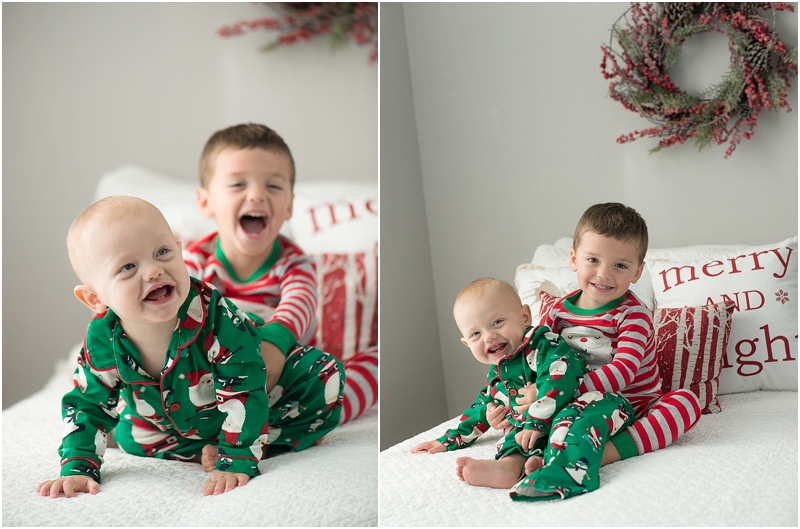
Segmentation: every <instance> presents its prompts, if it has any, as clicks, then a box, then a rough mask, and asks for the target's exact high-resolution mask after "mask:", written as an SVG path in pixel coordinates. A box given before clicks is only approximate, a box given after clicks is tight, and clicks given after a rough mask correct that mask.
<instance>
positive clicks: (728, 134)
mask: <svg viewBox="0 0 800 529" xmlns="http://www.w3.org/2000/svg"><path fill="white" fill-rule="evenodd" d="M784 10H785V11H794V8H793V7H792V6H791V5H789V4H786V3H780V2H775V3H754V2H742V3H715V2H664V3H661V4H660V5H658V4H651V3H644V4H642V3H633V4H632V5H631V7H630V8H629V9H628V10H627V11H626V12H625V13H624V14H623V15H622V16H621V17H620V18H619V19H618V20H617V22H616V23H615V24H614V26H613V28H612V30H611V42H610V43H609V44H608V45H604V46H602V50H603V60H602V62H601V63H600V67H601V69H602V72H603V76H604V77H605V78H606V79H607V80H611V84H610V85H609V91H610V95H611V98H612V99H614V100H616V101H619V102H620V103H622V105H623V106H624V107H625V108H627V109H628V110H631V111H633V112H636V113H638V114H640V115H641V116H642V117H644V118H646V119H647V120H649V121H650V122H651V123H653V125H654V126H653V127H650V128H646V129H643V130H639V131H636V132H631V133H629V134H623V135H622V136H620V137H619V138H617V142H618V143H627V142H631V141H634V140H635V139H638V138H643V137H646V136H648V137H654V138H661V139H660V141H659V143H658V146H657V147H655V148H654V149H652V150H651V151H650V152H656V151H659V150H661V149H663V148H665V147H670V146H672V145H675V144H676V143H684V142H685V141H686V140H693V141H694V143H695V144H696V145H697V147H698V148H699V149H702V148H704V147H706V146H708V145H709V144H710V143H711V142H714V143H716V144H718V145H722V144H725V143H728V148H727V150H726V151H725V158H727V157H728V156H730V155H731V154H732V153H733V151H734V149H736V146H737V145H738V144H739V143H740V142H741V141H742V139H749V138H751V137H752V136H753V128H754V127H755V126H756V120H757V118H758V114H759V112H761V111H762V110H765V109H767V110H770V109H775V110H776V111H777V109H778V108H785V109H786V110H787V112H791V108H790V107H789V104H788V102H787V101H786V92H787V88H788V87H789V79H790V78H791V77H792V76H794V75H797V48H796V47H792V46H789V45H787V44H786V43H785V42H783V41H782V40H781V39H780V38H779V37H778V33H777V32H776V30H775V16H776V13H777V11H784ZM760 11H765V12H768V13H771V15H772V16H771V17H770V18H771V19H772V21H771V22H772V23H771V24H770V22H768V20H767V19H766V18H764V16H762V15H761V14H760ZM628 14H630V20H628ZM707 31H715V32H718V33H721V34H724V35H726V36H727V37H728V40H729V48H730V51H731V64H730V69H729V70H728V72H727V73H726V74H725V75H724V76H723V78H722V79H721V81H720V82H719V83H718V84H716V85H713V86H711V87H709V88H707V89H705V90H704V91H703V92H702V93H700V94H689V93H687V92H685V91H683V90H681V89H680V87H678V86H676V85H675V83H673V82H672V80H670V77H669V74H668V70H669V68H670V66H673V65H674V64H676V62H677V61H678V58H679V57H680V53H681V46H682V45H683V43H684V42H685V41H686V39H687V38H689V37H690V36H692V35H696V34H699V33H704V32H707ZM615 42H616V44H617V46H616V47H615V46H614V43H615Z"/></svg>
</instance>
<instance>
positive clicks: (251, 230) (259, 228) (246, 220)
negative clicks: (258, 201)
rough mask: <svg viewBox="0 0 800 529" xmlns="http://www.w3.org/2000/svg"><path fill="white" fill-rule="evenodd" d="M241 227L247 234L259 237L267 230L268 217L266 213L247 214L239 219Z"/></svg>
mask: <svg viewBox="0 0 800 529" xmlns="http://www.w3.org/2000/svg"><path fill="white" fill-rule="evenodd" d="M239 225H240V226H241V227H242V230H244V232H245V233H247V234H250V235H258V234H259V233H261V232H263V231H264V230H265V229H266V228H267V216H266V215H265V214H264V213H245V214H244V215H242V217H241V218H240V219H239Z"/></svg>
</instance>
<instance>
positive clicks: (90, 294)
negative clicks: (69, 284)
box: [73, 285, 108, 314]
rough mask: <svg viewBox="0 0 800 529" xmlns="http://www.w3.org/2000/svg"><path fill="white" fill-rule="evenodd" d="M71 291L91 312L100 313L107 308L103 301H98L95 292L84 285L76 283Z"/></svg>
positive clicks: (98, 298)
mask: <svg viewBox="0 0 800 529" xmlns="http://www.w3.org/2000/svg"><path fill="white" fill-rule="evenodd" d="M73 292H74V293H75V297H76V298H78V301H80V302H81V303H83V304H84V305H86V306H87V307H89V310H91V311H93V312H96V313H98V314H101V313H103V312H105V311H106V309H107V308H108V307H106V305H105V303H103V302H102V301H100V297H99V296H98V295H97V292H95V291H94V290H92V289H91V288H89V287H88V286H86V285H78V286H77V287H75V289H74V290H73Z"/></svg>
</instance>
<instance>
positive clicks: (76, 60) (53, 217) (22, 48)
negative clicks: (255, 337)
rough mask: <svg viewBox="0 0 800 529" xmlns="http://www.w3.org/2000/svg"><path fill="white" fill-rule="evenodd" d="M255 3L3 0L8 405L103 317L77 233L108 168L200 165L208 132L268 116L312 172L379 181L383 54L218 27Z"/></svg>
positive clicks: (261, 13) (257, 9)
mask: <svg viewBox="0 0 800 529" xmlns="http://www.w3.org/2000/svg"><path fill="white" fill-rule="evenodd" d="M272 14H273V12H272V11H271V10H270V9H269V8H267V7H265V6H264V5H263V4H252V3H202V4H201V3H81V4H69V3H12V4H9V3H5V4H3V407H7V406H8V405H10V404H13V403H14V402H16V401H17V400H19V399H20V398H23V397H25V396H26V395H29V394H31V393H33V392H35V391H37V390H38V389H39V388H40V387H41V386H42V385H43V384H44V383H45V382H46V380H47V379H48V378H49V377H50V376H51V374H52V368H53V362H54V361H55V360H56V359H61V358H66V357H67V352H68V350H69V348H70V347H71V346H73V345H74V344H76V343H78V342H79V341H80V340H81V338H82V334H83V331H84V329H85V326H86V324H87V322H88V319H89V317H90V313H89V311H88V310H87V309H85V308H83V307H82V306H81V305H80V304H79V303H78V301H77V300H76V299H75V298H74V297H73V294H72V288H73V286H74V285H75V282H76V278H75V277H74V274H73V272H72V269H71V268H70V265H69V260H68V258H67V252H66V248H65V245H64V240H65V237H66V233H67V228H68V227H69V225H70V223H71V222H72V220H73V219H74V217H75V216H76V215H77V214H78V213H80V211H81V210H83V209H84V208H85V207H86V206H88V205H89V203H90V202H91V200H92V196H93V192H94V188H95V185H96V183H97V180H98V179H99V177H100V176H101V175H102V174H103V173H104V172H106V171H109V170H112V169H114V168H116V167H118V166H120V165H122V164H125V163H131V162H136V163H140V164H144V165H147V166H150V167H152V168H154V169H157V170H160V171H163V172H166V173H169V174H173V175H175V176H179V177H184V178H187V179H191V180H192V181H194V180H195V178H196V174H197V169H196V168H197V161H198V158H199V155H200V151H201V149H202V147H203V144H204V143H205V141H206V139H208V137H209V136H210V135H211V134H212V133H213V132H214V131H216V130H219V129H221V128H224V127H226V126H229V125H233V124H236V123H241V122H246V121H253V122H261V123H265V124H267V125H268V126H270V127H272V128H274V129H275V130H277V131H278V133H279V134H281V135H282V136H283V138H284V139H285V140H286V142H287V143H288V144H289V146H290V148H291V150H292V153H293V155H294V158H295V162H296V164H297V171H298V173H297V176H298V179H300V180H306V181H309V180H323V179H345V180H374V179H375V178H377V172H378V67H377V65H370V64H369V63H368V58H369V53H370V51H371V49H370V48H368V47H357V46H349V47H347V48H344V49H342V50H340V51H336V52H334V51H331V50H330V49H329V47H328V45H327V43H326V42H324V41H319V42H317V41H315V42H312V43H298V44H296V45H294V46H292V47H286V48H283V49H279V50H276V51H273V52H269V53H263V52H260V51H258V48H259V47H261V46H262V45H264V44H266V43H268V42H270V41H271V40H272V38H273V36H274V35H273V34H270V33H266V32H263V31H260V32H254V33H250V34H247V35H244V36H242V37H238V38H229V39H223V38H221V37H219V36H218V35H217V33H216V32H217V30H218V29H219V28H220V27H222V26H224V25H230V24H233V23H236V22H240V21H242V20H250V19H255V18H260V17H267V16H271V15H272Z"/></svg>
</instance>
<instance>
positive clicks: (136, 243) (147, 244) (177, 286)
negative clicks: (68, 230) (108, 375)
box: [81, 210, 190, 323]
mask: <svg viewBox="0 0 800 529" xmlns="http://www.w3.org/2000/svg"><path fill="white" fill-rule="evenodd" d="M86 230H87V231H86V233H85V235H84V237H83V239H82V248H81V251H82V252H83V253H84V255H83V256H82V258H81V260H82V262H83V263H85V266H84V268H85V270H86V274H85V280H86V281H87V282H90V285H89V286H90V287H91V288H92V289H93V290H94V291H95V292H96V293H97V295H98V297H99V298H100V300H101V301H102V302H103V304H105V305H106V306H108V307H110V308H111V309H112V310H113V311H114V312H115V313H116V314H117V316H119V318H120V319H121V320H122V322H123V323H126V322H130V323H162V322H167V321H170V320H173V319H175V318H176V317H177V314H178V310H179V309H180V307H181V305H182V304H183V302H184V300H186V296H187V295H188V294H189V288H190V281H189V272H188V271H187V269H186V265H185V264H184V262H183V257H182V255H181V248H180V244H179V243H178V242H177V241H176V240H175V237H174V235H173V234H172V230H170V228H169V225H167V222H166V221H165V220H164V218H163V217H162V216H161V215H160V214H159V213H158V211H156V210H152V211H151V210H147V211H144V212H138V213H137V214H136V215H127V216H126V217H125V218H124V219H120V220H115V221H112V222H111V223H110V224H105V223H103V222H102V221H96V222H95V223H94V224H93V225H91V226H87V228H86Z"/></svg>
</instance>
